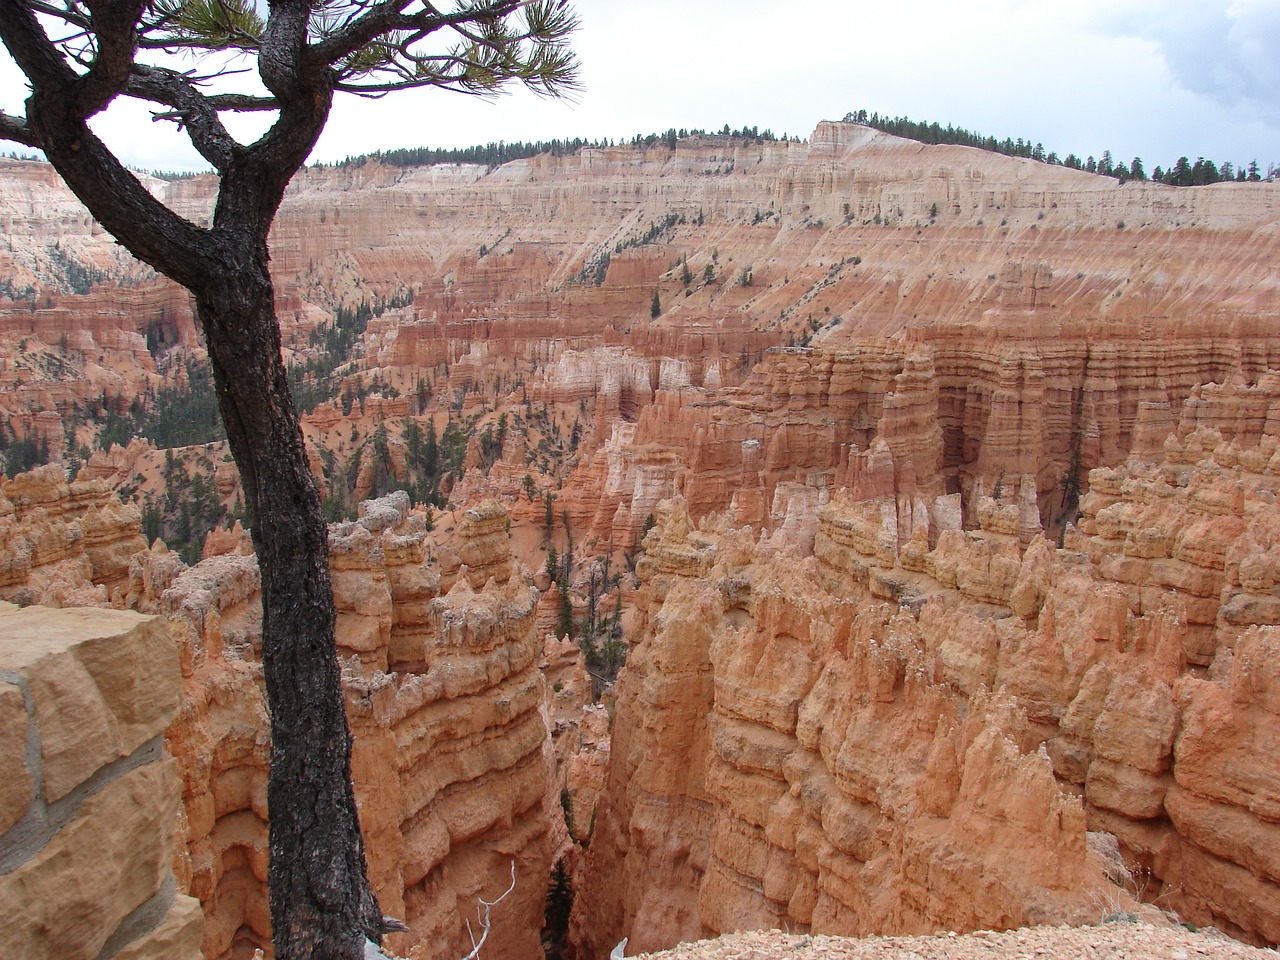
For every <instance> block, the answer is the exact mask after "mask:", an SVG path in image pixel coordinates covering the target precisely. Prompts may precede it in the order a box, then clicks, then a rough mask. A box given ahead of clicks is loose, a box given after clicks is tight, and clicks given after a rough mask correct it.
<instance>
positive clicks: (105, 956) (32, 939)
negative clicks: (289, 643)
mask: <svg viewBox="0 0 1280 960" xmlns="http://www.w3.org/2000/svg"><path fill="white" fill-rule="evenodd" d="M179 695H180V684H179V675H178V660H177V656H176V655H175V652H174V648H173V644H172V642H171V641H170V639H169V636H168V634H167V632H166V631H165V628H164V626H163V621H160V620H157V619H155V618H152V617H144V616H140V615H138V614H135V613H126V612H120V611H110V610H99V609H79V610H50V609H46V608H41V607H28V608H25V609H19V608H17V607H15V606H13V605H12V604H8V603H0V730H3V731H4V737H3V738H0V771H3V777H2V778H0V916H3V917H4V922H3V923H0V956H3V957H5V958H6V960H28V958H30V960H37V958H41V960H43V958H50V957H57V958H58V960H80V958H85V960H94V958H97V960H110V958H116V960H150V958H155V960H160V958H164V960H194V958H196V957H199V955H200V931H201V924H202V919H203V918H202V915H201V911H200V904H199V902H198V901H197V900H194V899H193V898H191V897H186V896H182V895H181V894H179V893H177V892H176V884H175V881H174V875H173V868H172V865H173V860H174V844H175V841H180V840H181V838H179V837H177V836H176V831H177V826H178V811H179V808H180V806H181V801H182V785H181V783H180V781H179V779H178V775H177V771H176V767H175V764H174V761H173V760H172V759H170V758H169V757H168V756H167V754H166V753H165V748H164V730H165V727H166V726H168V724H169V723H170V721H171V720H173V718H174V716H175V715H176V713H177V709H178V699H179Z"/></svg>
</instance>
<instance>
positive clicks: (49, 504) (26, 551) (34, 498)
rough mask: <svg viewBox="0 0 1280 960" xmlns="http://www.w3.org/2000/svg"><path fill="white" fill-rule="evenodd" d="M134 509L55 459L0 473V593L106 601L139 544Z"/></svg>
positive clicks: (52, 601) (62, 601)
mask: <svg viewBox="0 0 1280 960" xmlns="http://www.w3.org/2000/svg"><path fill="white" fill-rule="evenodd" d="M139 516H140V515H139V512H138V508H137V507H134V506H125V505H123V504H121V503H120V501H119V499H118V498H117V497H116V496H115V494H114V493H112V491H111V489H110V487H108V486H107V485H106V484H105V483H103V482H102V481H101V480H89V481H76V482H73V483H68V482H67V479H66V474H65V473H64V471H63V469H62V467H60V466H58V465H56V464H50V465H49V466H46V467H42V468H40V469H38V470H33V471H31V472H29V473H24V474H19V475H18V476H16V477H14V478H13V479H3V478H0V596H2V597H4V598H6V599H9V600H17V601H20V602H22V603H40V604H43V605H44V606H94V605H105V604H107V603H108V602H109V601H110V599H111V597H112V595H113V593H118V592H119V591H120V590H121V589H122V588H123V587H124V586H125V584H126V583H127V581H128V576H129V564H130V558H131V557H132V555H133V554H135V553H137V552H138V551H139V550H143V549H145V548H146V543H145V541H144V540H143V539H142V536H141V534H140V533H139V532H138V523H139Z"/></svg>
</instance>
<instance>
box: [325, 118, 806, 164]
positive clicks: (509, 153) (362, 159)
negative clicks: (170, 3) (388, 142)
mask: <svg viewBox="0 0 1280 960" xmlns="http://www.w3.org/2000/svg"><path fill="white" fill-rule="evenodd" d="M707 136H713V137H728V138H730V139H733V140H754V141H756V142H757V143H760V142H763V141H765V140H777V139H779V138H778V137H776V136H774V134H773V131H771V130H761V129H760V128H759V127H743V128H741V129H739V130H735V129H731V128H730V127H729V125H728V124H727V123H726V124H725V125H724V128H723V129H721V130H718V131H712V132H711V133H707V131H705V130H688V129H685V128H683V127H682V128H680V129H679V130H677V129H676V128H675V127H672V128H670V129H669V130H667V131H665V132H663V133H650V134H642V133H637V134H636V135H635V136H634V137H632V138H631V140H630V141H629V142H630V143H631V145H632V146H635V147H640V146H644V147H652V146H654V145H655V144H657V143H659V142H665V143H666V144H667V146H668V147H669V148H671V149H672V150H674V149H675V147H676V143H677V141H680V140H683V139H685V138H686V137H707ZM783 139H785V137H784V138H783ZM627 142H628V141H625V140H619V141H617V142H616V143H615V142H614V141H613V140H611V139H608V138H606V139H604V140H584V139H582V138H581V137H574V138H573V139H572V140H534V141H531V142H529V143H524V142H523V141H520V140H517V141H515V142H514V143H507V142H506V141H504V140H499V141H498V142H496V143H487V144H485V145H484V146H475V147H454V148H444V147H400V148H397V149H395V150H376V151H374V152H373V153H362V154H360V155H359V156H355V157H347V158H346V159H345V160H339V161H338V162H337V163H335V164H333V166H335V167H353V168H358V167H363V166H364V165H365V164H366V163H368V162H369V161H371V160H376V161H377V162H379V163H385V164H386V165H387V166H391V167H429V166H433V165H435V164H440V163H476V164H483V165H484V166H486V167H490V168H492V167H500V166H502V164H504V163H510V162H511V161H512V160H527V159H528V158H530V157H537V156H541V155H542V154H544V153H549V154H551V155H552V156H553V157H565V156H571V155H573V154H576V153H579V152H580V151H582V150H584V149H602V148H605V147H612V146H621V145H623V144H625V143H627ZM321 166H323V164H321Z"/></svg>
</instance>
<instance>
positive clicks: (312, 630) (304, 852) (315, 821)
mask: <svg viewBox="0 0 1280 960" xmlns="http://www.w3.org/2000/svg"><path fill="white" fill-rule="evenodd" d="M90 6H93V7H94V10H95V15H94V25H95V27H100V28H101V29H100V30H99V31H98V32H97V36H98V39H99V48H98V49H99V57H98V60H97V61H95V64H94V66H93V67H92V69H90V70H89V71H88V72H86V73H83V74H80V73H77V72H76V71H74V70H72V69H71V67H70V66H69V65H68V64H67V62H66V61H65V60H64V59H63V57H62V55H61V53H60V52H59V51H58V49H57V48H56V47H55V46H54V45H53V44H52V43H51V42H50V41H49V39H48V37H47V36H46V34H45V32H44V30H43V29H42V28H41V26H40V24H39V23H38V21H37V20H36V18H35V16H34V14H33V12H32V10H31V8H30V6H29V5H28V4H25V3H20V2H18V0H0V39H2V40H3V42H4V44H5V47H6V48H7V49H8V50H9V52H10V53H11V54H12V55H13V57H14V59H15V60H16V61H17V63H18V65H19V67H20V68H21V69H22V70H23V72H24V73H25V74H26V76H27V78H28V79H29V80H30V82H31V88H32V93H31V96H30V97H29V98H28V100H27V103H26V108H27V113H26V120H25V124H23V125H21V138H22V142H24V143H29V145H31V146H34V147H38V148H39V149H41V150H43V151H44V153H45V156H46V157H47V158H48V160H49V162H50V163H51V164H52V165H53V166H54V168H55V169H56V170H57V172H58V173H59V175H60V176H61V177H62V178H63V180H64V181H65V182H66V183H67V185H68V186H69V187H70V188H71V190H72V192H74V193H75V195H76V196H77V197H78V198H79V199H80V201H81V202H82V203H84V205H85V206H86V207H87V208H88V209H89V211H90V213H92V214H93V216H94V217H95V218H96V219H97V220H98V221H99V222H100V223H101V224H102V225H103V226H104V227H105V228H106V229H107V230H108V231H109V232H110V233H111V234H112V235H113V236H115V237H116V239H117V240H119V241H120V242H121V243H122V244H123V245H124V246H125V247H126V248H127V249H128V250H129V251H130V252H131V253H132V254H133V255H134V256H136V257H138V258H139V259H140V260H143V261H145V262H147V263H150V264H151V265H152V266H154V267H155V268H156V269H157V270H159V271H160V272H161V273H163V274H165V275H166V276H169V277H171V278H172V279H174V280H176V281H177V282H178V283H180V284H182V285H183V286H185V287H186V288H187V289H188V290H190V291H191V293H192V294H193V295H194V297H195V301H196V312H197V314H198V316H199V318H200V323H201V325H202V327H203V329H204V334H205V343H206V347H207V349H208V353H209V360H210V363H211V365H212V367H213V374H214V382H215V385H216V388H217V391H218V402H219V405H220V407H221V410H222V415H223V419H224V421H225V423H226V429H227V438H228V440H229V442H230V446H231V453H232V456H233V457H234V458H235V460H236V463H237V465H238V466H239V468H240V477H241V482H242V484H243V487H244V495H245V506H246V508H247V512H248V514H249V519H250V523H251V528H252V535H253V542H254V547H255V549H256V550H257V553H258V566H259V569H260V571H261V575H262V620H263V623H262V634H263V642H262V645H263V671H264V675H265V680H266V688H267V702H268V706H269V709H270V712H271V735H272V747H271V768H270V773H269V776H268V786H267V800H268V805H269V826H268V830H269V837H270V859H269V864H268V879H267V884H268V890H269V896H270V901H271V918H272V926H273V931H272V936H273V940H274V943H275V948H276V952H275V956H276V960H360V958H363V956H364V943H365V940H366V938H368V939H371V940H373V941H374V942H375V943H377V942H379V940H380V937H381V932H382V927H381V914H380V912H379V910H378V905H377V901H376V899H375V897H374V895H373V891H372V888H371V887H370V885H369V881H368V877H367V870H366V866H365V856H364V842H363V839H362V837H361V834H360V824H359V816H358V812H357V808H356V804H355V797H354V794H353V791H352V787H351V734H350V731H349V729H348V727H347V718H346V711H345V707H344V701H343V695H342V685H341V674H340V669H339V665H338V661H337V648H336V642H335V637H334V627H335V619H336V617H335V612H334V604H333V591H332V586H331V584H330V579H329V550H328V528H327V525H326V524H325V521H324V516H323V514H322V512H321V509H320V500H319V496H318V494H317V491H316V488H315V484H314V482H313V480H312V477H311V471H310V467H309V465H308V461H307V456H306V449H305V447H304V445H303V439H302V432H301V429H300V426H299V422H298V416H297V413H296V410H295V408H294V405H293V401H292V398H291V396H290V393H289V387H288V379H287V376H286V373H285V368H284V363H283V361H282V359H281V355H280V328H279V323H278V321H277V318H276V313H275V305H274V301H273V290H272V284H271V276H270V271H269V263H268V259H269V258H268V250H267V235H268V232H269V231H270V229H271V223H272V221H273V220H274V218H275V214H276V211H277V210H278V209H279V206H280V202H281V201H282V200H283V198H284V191H285V188H286V187H287V185H288V183H289V180H290V179H291V178H292V176H293V174H294V173H295V172H296V171H297V169H298V168H299V167H300V166H301V165H302V163H303V162H304V161H305V160H306V157H307V155H308V154H309V153H310V151H311V148H312V147H313V146H314V145H315V142H316V139H317V138H318V137H319V135H320V131H321V130H322V129H323V128H324V124H325V121H326V119H327V118H328V114H329V108H330V105H331V103H332V83H333V79H332V73H331V71H330V70H329V68H328V66H327V65H326V64H324V63H320V62H315V61H310V60H308V59H307V58H306V57H305V56H304V55H303V51H304V49H305V38H306V27H307V20H308V17H309V15H310V12H311V4H310V2H309V0H272V3H271V11H272V13H271V25H270V28H269V29H268V31H267V36H266V37H265V38H264V42H263V49H262V77H263V80H264V82H265V83H267V85H268V86H269V87H270V88H271V89H272V92H273V94H274V95H275V96H276V97H277V100H278V102H279V116H278V119H277V120H276V122H275V124H274V125H273V126H272V128H271V129H270V130H269V131H268V132H267V133H266V134H265V135H264V136H263V137H262V138H261V139H260V140H258V141H257V142H256V143H254V144H252V145H250V146H248V147H242V146H239V145H238V144H233V143H232V141H230V140H229V139H228V138H226V136H225V130H222V129H221V125H220V121H219V120H218V119H217V117H216V115H215V114H214V113H213V112H212V111H207V110H206V111H204V112H201V111H199V110H196V109H194V108H193V109H192V111H191V112H190V113H189V114H184V116H185V118H186V125H187V129H188V132H189V133H190V134H191V138H192V141H193V143H195V144H196V146H197V148H199V149H201V151H202V153H204V155H205V156H206V158H207V159H209V160H210V162H211V163H214V164H215V166H216V167H217V169H218V172H219V174H220V175H221V178H222V182H221V185H220V188H219V191H218V201H217V205H216V207H215V210H214V215H213V223H212V226H211V227H210V228H208V229H203V228H200V227H198V226H196V225H195V224H193V223H190V222H188V221H187V220H185V219H183V218H182V217H180V216H178V215H177V214H175V213H174V212H173V211H171V210H169V209H168V208H167V207H165V206H164V205H163V204H162V203H160V202H159V201H158V200H156V199H155V198H154V197H152V196H151V194H150V193H148V192H147V190H146V189H144V188H143V187H142V185H141V184H140V183H139V182H138V180H137V179H136V178H135V177H134V176H133V175H132V174H131V173H130V172H129V171H128V170H127V169H126V168H125V167H124V166H123V165H122V164H121V163H120V162H119V160H118V159H117V158H116V157H115V156H114V154H112V153H111V151H110V150H109V149H108V148H107V147H106V146H105V145H104V144H103V143H102V142H101V140H99V139H98V138H97V137H96V136H95V135H94V134H93V132H92V131H91V130H90V129H89V125H88V122H87V121H88V119H89V117H91V116H92V115H93V114H94V113H95V112H97V111H98V110H99V109H100V108H101V107H102V106H103V105H105V104H106V103H108V102H109V101H110V100H111V99H112V98H113V97H115V96H117V95H119V94H120V93H121V91H122V90H123V89H124V88H125V86H126V85H128V84H130V83H133V82H139V81H138V78H139V77H142V78H145V77H146V76H147V74H146V71H145V70H144V69H143V68H138V67H135V66H134V65H133V63H132V57H133V54H134V50H135V44H136V36H135V33H134V24H135V21H136V20H137V18H138V16H139V15H140V13H141V11H142V8H143V6H144V3H143V0H116V2H113V3H106V4H99V5H96V6H95V5H92V4H91V5H90ZM192 89H194V88H192ZM193 96H194V94H193ZM7 119H8V118H6V120H7ZM14 126H15V124H14V123H12V122H10V123H9V124H8V126H7V127H6V128H5V129H6V130H8V129H9V128H10V127H14ZM228 144H231V145H230V146H228Z"/></svg>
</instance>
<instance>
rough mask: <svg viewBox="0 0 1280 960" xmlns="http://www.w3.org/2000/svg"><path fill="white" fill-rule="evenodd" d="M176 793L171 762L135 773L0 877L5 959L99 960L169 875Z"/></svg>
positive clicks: (0, 939)
mask: <svg viewBox="0 0 1280 960" xmlns="http://www.w3.org/2000/svg"><path fill="white" fill-rule="evenodd" d="M179 795H180V793H179V785H178V780H177V774H176V772H175V770H174V764H173V762H172V761H166V762H163V763H152V764H148V765H146V766H144V767H140V768H138V769H137V770H134V771H131V772H130V773H128V774H126V775H124V776H122V777H121V778H120V779H118V780H116V781H115V782H113V783H111V784H109V785H107V786H106V787H104V788H103V789H102V790H100V791H99V792H98V793H96V794H94V795H93V796H92V797H90V798H89V799H88V800H86V801H85V802H84V803H83V804H82V805H81V807H80V809H79V811H78V813H77V815H76V817H75V819H73V820H72V821H71V822H70V823H68V824H67V825H66V826H65V827H63V828H62V830H60V831H59V832H58V833H57V834H56V835H55V836H54V837H53V839H52V840H50V841H49V843H48V844H46V845H45V847H44V848H43V849H42V850H41V851H40V852H39V853H37V854H36V855H35V856H34V857H32V859H30V860H28V861H27V862H26V863H24V864H23V865H22V866H20V867H18V868H17V869H15V870H13V871H11V872H10V873H8V874H6V875H5V876H3V877H0V916H3V917H4V918H5V922H4V923H3V924H0V956H3V957H5V960H48V958H50V957H57V958H59V960H82V958H83V960H94V958H96V957H97V956H98V954H99V952H100V951H101V950H102V948H103V945H104V944H105V943H106V942H107V940H108V938H109V937H110V936H111V935H112V933H114V932H115V930H116V927H117V926H118V925H119V924H120V921H121V920H123V919H124V918H125V917H126V916H128V915H129V913H131V912H132V911H133V910H134V909H136V908H137V907H139V906H141V905H142V904H143V903H145V902H146V901H147V900H149V899H150V898H151V897H152V896H153V895H154V894H155V893H156V891H158V890H159V889H160V888H161V886H162V885H163V883H164V881H165V879H166V878H167V877H168V876H169V870H170V861H171V858H172V854H173V825H174V823H175V822H176V819H175V814H176V812H177V804H178V798H179Z"/></svg>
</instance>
